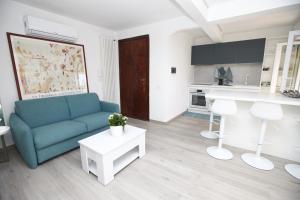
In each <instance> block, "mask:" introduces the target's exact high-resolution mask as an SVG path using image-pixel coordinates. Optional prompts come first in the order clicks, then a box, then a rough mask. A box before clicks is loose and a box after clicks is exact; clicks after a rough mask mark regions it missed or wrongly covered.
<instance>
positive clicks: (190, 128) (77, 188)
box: [0, 116, 300, 200]
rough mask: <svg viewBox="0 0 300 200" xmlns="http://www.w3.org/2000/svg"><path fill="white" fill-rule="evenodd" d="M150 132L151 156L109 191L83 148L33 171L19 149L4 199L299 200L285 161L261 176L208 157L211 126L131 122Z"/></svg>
mask: <svg viewBox="0 0 300 200" xmlns="http://www.w3.org/2000/svg"><path fill="white" fill-rule="evenodd" d="M130 124H132V125H136V126H138V127H142V128H146V129H147V130H148V131H147V136H146V155H145V157H143V158H142V159H138V160H136V161H134V162H133V163H131V164H130V165H129V166H128V167H126V168H125V169H124V170H122V171H121V172H120V173H119V174H117V175H116V176H115V179H114V181H113V182H111V183H110V184H109V185H107V186H106V187H104V186H102V185H101V184H100V183H98V182H97V179H96V177H95V176H93V175H92V174H86V173H85V172H84V171H83V170H82V169H81V162H80V153H79V149H76V150H74V151H71V152H69V153H66V154H64V155H62V156H59V157H57V158H55V159H52V160H50V161H48V162H46V163H44V164H42V165H40V166H39V167H38V168H37V169H35V170H32V169H29V168H28V167H27V166H26V165H25V164H24V162H23V161H22V159H21V158H20V156H19V154H18V153H17V151H16V150H12V151H10V162H8V163H2V164H0V200H11V199H14V200H37V199H38V200H48V199H51V200H52V199H53V200H71V199H72V200H81V199H82V200H117V199H121V200H156V199H170V200H177V199H186V200H191V199H197V200H202V199H203V200H223V199H228V200H229V199H230V200H267V199H268V200H270V199H272V200H273V199H274V200H292V199H294V200H300V182H299V181H298V180H296V179H295V178H293V177H291V176H290V175H288V174H287V173H286V172H285V171H284V168H283V167H284V164H285V163H287V161H286V160H283V159H279V158H275V157H270V156H267V157H268V158H270V159H271V160H272V161H273V162H274V164H275V169H274V170H272V171H267V172H266V171H259V170H256V169H254V168H252V167H250V166H248V165H246V164H244V163H243V161H242V160H241V159H240V155H241V154H242V153H244V150H241V149H237V148H233V147H228V148H229V149H230V150H232V152H233V153H234V159H232V160H229V161H220V160H216V159H213V158H211V157H210V156H208V155H207V153H206V148H207V147H208V146H211V145H214V144H216V142H217V141H210V140H206V139H203V138H201V137H200V136H199V132H200V130H201V129H205V128H207V122H205V121H201V120H199V119H194V118H190V117H185V116H180V117H178V118H176V119H174V120H173V121H171V122H170V123H168V124H163V123H158V122H143V121H138V120H133V119H131V120H130Z"/></svg>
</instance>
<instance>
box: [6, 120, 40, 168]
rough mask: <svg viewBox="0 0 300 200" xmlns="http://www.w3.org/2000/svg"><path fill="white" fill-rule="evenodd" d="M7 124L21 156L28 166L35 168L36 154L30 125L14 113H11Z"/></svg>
mask: <svg viewBox="0 0 300 200" xmlns="http://www.w3.org/2000/svg"><path fill="white" fill-rule="evenodd" d="M9 124H10V127H11V132H12V135H13V139H14V142H15V144H16V146H17V149H18V151H19V152H20V154H21V156H22V157H23V159H24V160H25V162H26V163H27V165H28V166H29V167H30V168H32V169H33V168H36V167H37V165H38V163H37V156H36V151H35V147H34V142H33V136H32V133H31V129H30V127H29V126H28V125H27V124H26V123H25V122H24V121H23V120H22V119H21V118H20V117H19V116H18V115H16V114H11V116H10V119H9Z"/></svg>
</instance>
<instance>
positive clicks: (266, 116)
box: [241, 102, 283, 170]
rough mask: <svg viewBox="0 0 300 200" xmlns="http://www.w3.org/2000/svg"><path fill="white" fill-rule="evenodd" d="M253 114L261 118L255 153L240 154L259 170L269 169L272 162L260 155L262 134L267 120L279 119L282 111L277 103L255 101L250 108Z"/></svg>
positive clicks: (271, 166) (263, 134) (246, 161)
mask: <svg viewBox="0 0 300 200" xmlns="http://www.w3.org/2000/svg"><path fill="white" fill-rule="evenodd" d="M250 112H251V113H252V115H253V116H255V117H257V118H259V119H261V120H262V125H261V129H260V136H259V139H258V144H257V149H256V153H255V154H254V153H245V154H243V155H242V156H241V158H242V160H243V161H244V162H245V163H247V164H248V165H250V166H252V167H255V168H257V169H261V170H271V169H273V168H274V164H273V163H272V162H271V161H270V160H268V159H266V158H264V157H262V156H261V155H260V154H261V149H262V144H263V141H264V136H265V133H266V128H267V121H276V120H280V119H282V117H283V112H282V109H281V106H280V105H279V104H273V103H264V102H255V103H254V104H253V106H252V107H251V109H250Z"/></svg>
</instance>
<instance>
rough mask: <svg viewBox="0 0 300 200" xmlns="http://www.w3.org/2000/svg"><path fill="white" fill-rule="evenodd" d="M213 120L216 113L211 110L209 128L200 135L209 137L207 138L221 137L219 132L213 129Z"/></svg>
mask: <svg viewBox="0 0 300 200" xmlns="http://www.w3.org/2000/svg"><path fill="white" fill-rule="evenodd" d="M213 121H214V113H213V112H210V116H209V129H208V130H204V131H201V133H200V135H201V136H202V137H204V138H207V139H217V138H218V137H219V136H218V134H217V133H215V132H214V131H212V126H213Z"/></svg>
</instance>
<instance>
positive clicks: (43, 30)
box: [24, 16, 77, 42]
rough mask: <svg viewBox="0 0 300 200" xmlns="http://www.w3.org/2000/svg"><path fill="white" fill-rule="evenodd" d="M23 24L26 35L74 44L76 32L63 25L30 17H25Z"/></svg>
mask: <svg viewBox="0 0 300 200" xmlns="http://www.w3.org/2000/svg"><path fill="white" fill-rule="evenodd" d="M24 23H25V32H26V34H27V35H31V36H36V37H42V38H47V39H54V40H60V41H67V42H75V41H76V40H77V31H76V30H75V29H74V28H72V27H70V26H67V25H64V24H59V23H56V22H52V21H48V20H44V19H40V18H37V17H32V16H25V17H24Z"/></svg>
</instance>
